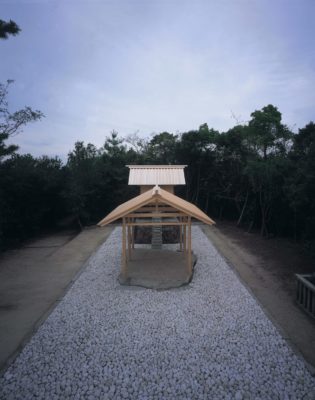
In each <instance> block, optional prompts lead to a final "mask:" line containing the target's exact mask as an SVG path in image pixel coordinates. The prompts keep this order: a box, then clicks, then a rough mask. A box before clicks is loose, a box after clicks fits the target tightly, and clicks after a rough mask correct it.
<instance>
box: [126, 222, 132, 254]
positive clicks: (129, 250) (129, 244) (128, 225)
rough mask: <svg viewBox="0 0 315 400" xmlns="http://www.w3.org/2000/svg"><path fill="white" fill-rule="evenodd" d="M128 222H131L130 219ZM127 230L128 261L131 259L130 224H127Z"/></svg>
mask: <svg viewBox="0 0 315 400" xmlns="http://www.w3.org/2000/svg"><path fill="white" fill-rule="evenodd" d="M128 222H130V219H128ZM127 228H128V259H129V260H130V259H131V226H130V224H129V223H128V224H127Z"/></svg>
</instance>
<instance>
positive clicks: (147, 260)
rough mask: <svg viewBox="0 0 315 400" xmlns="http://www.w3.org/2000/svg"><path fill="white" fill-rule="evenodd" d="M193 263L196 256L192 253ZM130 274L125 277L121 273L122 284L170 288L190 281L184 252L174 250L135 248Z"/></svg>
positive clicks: (128, 265) (129, 269)
mask: <svg viewBox="0 0 315 400" xmlns="http://www.w3.org/2000/svg"><path fill="white" fill-rule="evenodd" d="M192 260H193V265H194V264H195V262H196V256H195V255H194V254H193V255H192ZM127 268H128V274H127V278H126V279H124V278H123V277H122V275H121V274H120V275H119V278H118V279H119V282H120V283H121V284H122V285H130V286H142V287H146V288H151V289H170V288H175V287H180V286H182V285H185V284H187V283H189V282H190V280H191V278H192V274H191V273H189V272H188V266H187V261H186V259H185V256H184V253H183V252H181V251H174V250H164V249H162V250H153V249H144V248H142V249H141V248H139V249H134V250H132V255H131V260H129V261H128V263H127Z"/></svg>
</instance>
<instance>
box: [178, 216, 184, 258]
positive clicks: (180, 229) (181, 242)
mask: <svg viewBox="0 0 315 400" xmlns="http://www.w3.org/2000/svg"><path fill="white" fill-rule="evenodd" d="M182 220H183V219H182V217H179V221H180V222H182ZM179 250H180V251H182V250H183V225H179Z"/></svg>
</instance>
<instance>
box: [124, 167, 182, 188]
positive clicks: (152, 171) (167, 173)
mask: <svg viewBox="0 0 315 400" xmlns="http://www.w3.org/2000/svg"><path fill="white" fill-rule="evenodd" d="M186 166H187V165H127V167H128V168H129V169H130V171H129V181H128V185H185V184H186V181H185V175H184V168H185V167H186Z"/></svg>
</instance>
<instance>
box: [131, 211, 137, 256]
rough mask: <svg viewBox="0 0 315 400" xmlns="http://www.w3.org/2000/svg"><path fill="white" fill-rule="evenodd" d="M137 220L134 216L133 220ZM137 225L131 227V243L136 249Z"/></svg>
mask: <svg viewBox="0 0 315 400" xmlns="http://www.w3.org/2000/svg"><path fill="white" fill-rule="evenodd" d="M134 220H135V218H132V220H131V222H133V221H134ZM135 229H136V227H135V226H132V227H131V243H132V250H134V248H135Z"/></svg>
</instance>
